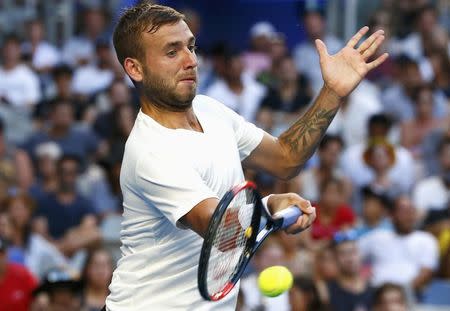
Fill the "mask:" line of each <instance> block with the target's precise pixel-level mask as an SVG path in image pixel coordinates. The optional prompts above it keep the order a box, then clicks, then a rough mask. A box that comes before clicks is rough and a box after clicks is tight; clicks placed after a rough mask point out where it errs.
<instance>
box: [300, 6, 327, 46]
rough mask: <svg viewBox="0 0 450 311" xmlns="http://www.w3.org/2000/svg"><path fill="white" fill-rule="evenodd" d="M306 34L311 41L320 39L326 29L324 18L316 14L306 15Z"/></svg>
mask: <svg viewBox="0 0 450 311" xmlns="http://www.w3.org/2000/svg"><path fill="white" fill-rule="evenodd" d="M304 23H305V28H306V32H307V33H308V36H309V37H310V39H312V40H314V39H317V38H320V37H321V36H322V35H323V32H324V29H325V22H324V20H323V17H322V16H321V15H320V14H319V13H316V12H310V13H308V14H306V16H305V19H304Z"/></svg>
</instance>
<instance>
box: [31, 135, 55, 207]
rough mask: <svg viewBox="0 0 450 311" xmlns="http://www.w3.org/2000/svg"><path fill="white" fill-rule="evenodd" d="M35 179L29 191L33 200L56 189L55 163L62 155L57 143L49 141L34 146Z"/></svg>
mask: <svg viewBox="0 0 450 311" xmlns="http://www.w3.org/2000/svg"><path fill="white" fill-rule="evenodd" d="M35 154H36V179H35V183H34V184H33V185H32V186H31V188H30V190H29V192H30V194H31V195H32V197H33V198H34V199H35V200H39V199H41V198H42V197H45V196H46V195H48V194H50V193H52V192H54V191H56V189H57V188H58V174H57V168H56V164H57V162H58V160H59V159H60V157H61V156H62V151H61V148H60V147H59V145H58V144H57V143H55V142H52V141H49V142H45V143H41V144H39V145H37V146H36V151H35Z"/></svg>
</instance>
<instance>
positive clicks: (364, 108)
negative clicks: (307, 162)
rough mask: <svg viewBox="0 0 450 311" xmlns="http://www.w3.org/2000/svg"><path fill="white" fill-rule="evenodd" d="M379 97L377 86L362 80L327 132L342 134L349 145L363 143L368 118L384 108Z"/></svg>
mask: <svg viewBox="0 0 450 311" xmlns="http://www.w3.org/2000/svg"><path fill="white" fill-rule="evenodd" d="M379 97H380V94H379V90H378V89H377V87H376V86H375V85H374V84H372V83H371V82H369V81H367V80H362V81H361V83H360V84H359V85H358V87H357V88H356V89H355V90H354V91H353V92H352V93H351V94H350V95H349V98H348V103H347V106H346V107H345V109H343V108H341V109H339V111H338V112H337V114H336V116H335V118H334V119H333V121H332V122H331V124H330V127H329V128H328V130H327V133H329V134H335V135H340V136H341V137H342V138H343V139H344V143H345V145H346V146H347V147H348V146H352V145H356V144H360V143H363V142H364V139H365V138H366V132H367V131H366V128H367V126H366V124H367V120H368V119H369V118H370V116H372V115H373V114H375V113H378V112H380V111H381V110H382V108H383V106H382V105H381V101H380V98H379Z"/></svg>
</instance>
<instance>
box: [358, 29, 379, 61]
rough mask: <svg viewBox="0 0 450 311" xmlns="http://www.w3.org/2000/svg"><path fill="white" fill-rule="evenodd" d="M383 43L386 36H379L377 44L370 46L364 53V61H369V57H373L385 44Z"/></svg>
mask: <svg viewBox="0 0 450 311" xmlns="http://www.w3.org/2000/svg"><path fill="white" fill-rule="evenodd" d="M383 41H384V36H383V35H380V36H378V37H377V39H376V40H375V42H373V43H372V45H371V46H369V48H368V49H366V50H365V51H364V52H363V53H362V57H363V58H364V60H367V59H368V58H369V57H371V56H372V55H373V54H374V53H375V51H376V50H377V49H378V47H379V46H380V45H381V43H383Z"/></svg>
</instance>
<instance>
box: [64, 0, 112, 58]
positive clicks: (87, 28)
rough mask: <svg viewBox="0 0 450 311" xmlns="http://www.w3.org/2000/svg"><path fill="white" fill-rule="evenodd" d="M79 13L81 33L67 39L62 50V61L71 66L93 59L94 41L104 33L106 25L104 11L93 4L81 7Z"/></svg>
mask: <svg viewBox="0 0 450 311" xmlns="http://www.w3.org/2000/svg"><path fill="white" fill-rule="evenodd" d="M81 14H82V18H79V19H78V21H82V25H79V26H80V27H81V28H82V31H81V34H80V35H79V36H76V37H72V38H70V39H69V40H67V41H66V42H65V43H64V46H63V50H62V54H63V55H62V57H63V61H64V62H65V63H67V64H68V65H70V66H72V67H76V66H79V65H85V64H88V63H90V62H93V61H94V59H95V42H96V41H97V40H98V39H99V38H101V37H102V36H103V35H105V30H106V26H107V25H106V24H107V20H106V12H105V11H104V10H102V8H100V7H98V6H95V4H91V5H90V6H85V7H84V8H82V12H81Z"/></svg>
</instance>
